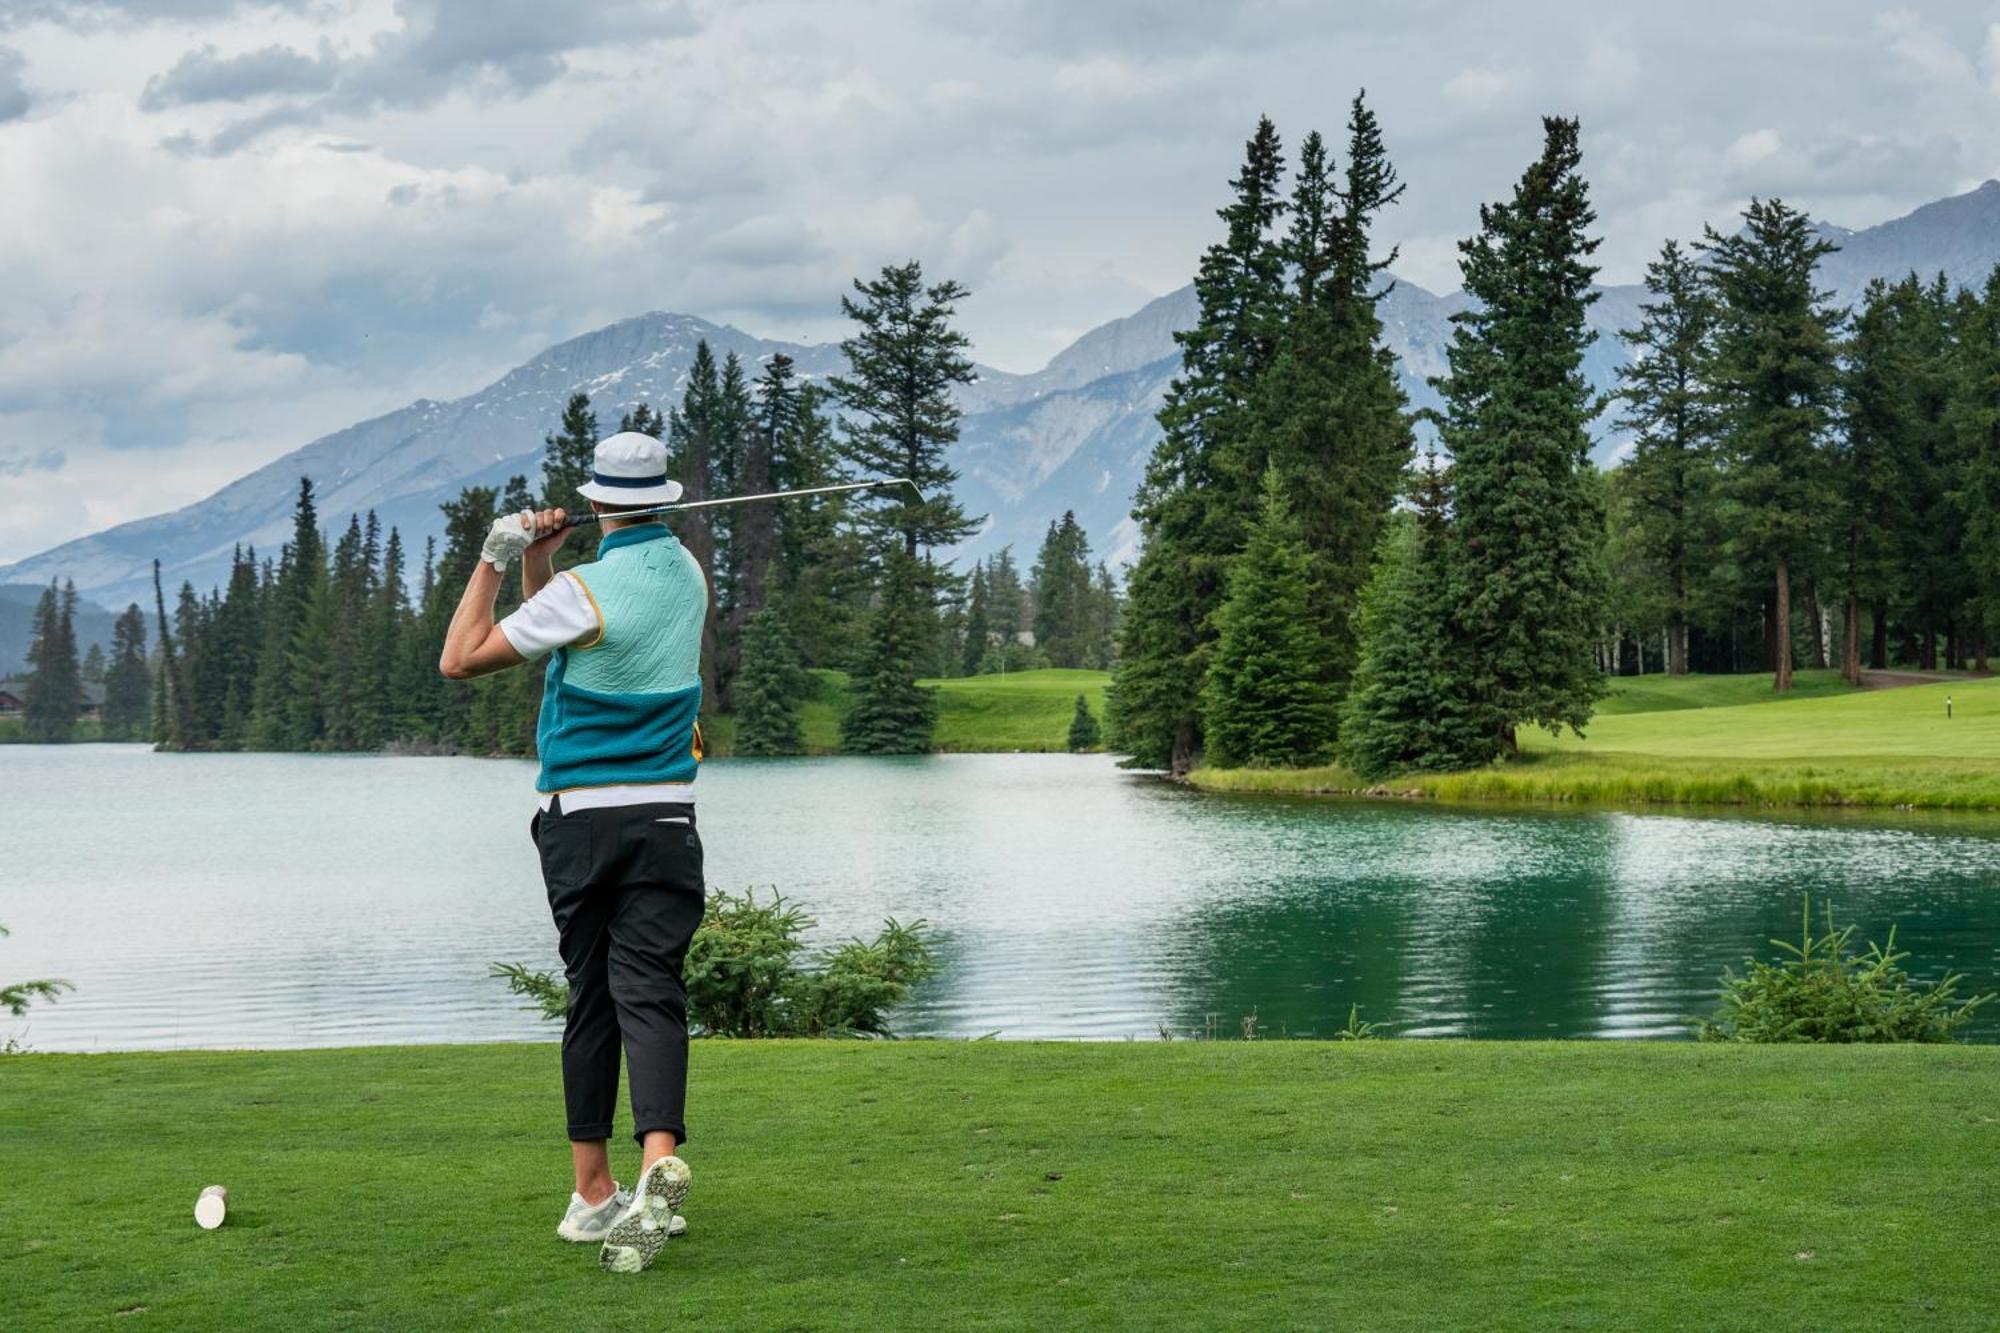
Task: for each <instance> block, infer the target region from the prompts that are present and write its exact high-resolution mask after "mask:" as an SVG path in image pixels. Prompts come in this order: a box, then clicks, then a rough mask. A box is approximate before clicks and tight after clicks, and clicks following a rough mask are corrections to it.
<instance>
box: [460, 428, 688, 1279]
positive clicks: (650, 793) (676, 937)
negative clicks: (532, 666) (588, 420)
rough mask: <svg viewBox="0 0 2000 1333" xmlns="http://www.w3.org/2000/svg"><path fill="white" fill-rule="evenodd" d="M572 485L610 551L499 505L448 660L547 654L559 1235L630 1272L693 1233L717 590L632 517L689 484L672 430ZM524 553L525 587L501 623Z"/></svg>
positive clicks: (536, 825) (537, 823)
mask: <svg viewBox="0 0 2000 1333" xmlns="http://www.w3.org/2000/svg"><path fill="white" fill-rule="evenodd" d="M578 489H579V491H580V492H581V493H582V495H583V496H584V497H585V498H586V499H588V500H589V501H590V502H591V508H592V510H593V511H595V513H596V514H597V515H598V516H599V517H600V521H601V522H602V524H603V528H604V536H603V539H602V540H601V541H599V543H598V546H597V559H596V560H595V561H594V562H592V563H589V564H586V565H584V566H582V567H580V568H578V569H573V570H569V571H566V572H565V573H563V574H562V575H561V576H556V575H555V574H554V572H553V569H552V567H551V564H550V561H551V558H552V557H553V556H554V554H555V551H556V549H557V548H558V547H559V546H561V545H562V543H563V540H564V539H565V537H566V536H567V535H568V532H567V527H566V526H565V522H564V521H565V518H566V517H567V516H566V515H565V513H564V511H562V510H560V509H548V510H542V511H541V512H539V513H529V512H526V511H523V512H522V513H519V514H507V515H503V516H502V517H500V518H498V519H496V520H495V521H494V523H493V529H492V531H491V532H490V533H489V534H488V535H487V537H486V542H485V545H484V547H483V548H482V550H481V552H480V556H481V558H480V561H479V563H478V564H477V565H476V566H475V567H474V569H473V572H472V577H471V578H470V579H469V580H468V581H467V583H466V586H465V595H464V597H463V598H462V599H461V600H460V601H459V604H458V611H457V612H456V614H454V615H453V617H452V621H451V628H450V630H449V631H447V633H446V636H445V643H444V653H443V655H442V657H441V658H440V660H439V663H438V666H439V669H440V670H441V671H443V672H444V674H445V675H447V676H450V677H452V678H454V679H464V678H467V677H472V676H482V675H486V674H487V673H489V672H494V671H502V670H505V669H506V668H508V667H512V666H518V665H520V664H521V663H523V662H526V661H529V660H530V659H533V658H536V657H540V656H542V655H543V654H544V653H546V654H549V665H548V672H547V678H546V683H545V684H544V687H543V692H542V711H541V718H540V721H539V724H538V726H537V727H536V732H535V740H536V746H537V749H538V750H539V751H540V754H541V760H542V769H541V775H540V777H539V779H538V780H537V782H536V784H535V785H536V788H537V790H538V792H539V794H540V802H539V803H540V806H541V808H540V810H539V811H538V812H537V813H536V814H535V816H534V819H533V822H532V824H531V825H530V830H531V832H532V835H533V837H534V840H535V846H536V849H537V850H538V851H539V852H540V853H541V860H542V877H543V879H544V880H545V881H546V883H547V885H548V895H549V910H550V912H551V913H552V914H553V915H554V917H555V924H556V931H557V935H558V938H559V947H560V951H561V954H562V960H563V968H564V971H565V972H566V973H567V974H568V977H569V994H570V999H569V1013H568V1018H567V1021H566V1023H565V1025H564V1028H563V1041H562V1073H563V1101H564V1103H565V1107H566V1110H567V1112H568V1118H569V1139H570V1156H571V1159H572V1163H573V1165H574V1166H575V1169H576V1192H575V1193H574V1194H572V1195H571V1196H570V1202H569V1211H568V1212H567V1213H566V1214H565V1215H564V1217H563V1219H562V1222H561V1224H560V1225H559V1226H558V1227H557V1228H556V1234H557V1235H559V1236H561V1237H562V1238H563V1239H564V1240H570V1241H579V1242H593V1241H597V1242H602V1247H601V1250H600V1253H599V1262H600V1263H602V1264H603V1266H604V1267H605V1268H607V1269H609V1270H611V1271H613V1272H619V1273H631V1272H640V1271H642V1270H644V1269H646V1268H649V1267H651V1266H652V1264H653V1261H654V1260H655V1259H657V1258H658V1257H659V1255H660V1252H661V1250H663V1249H664V1248H665V1247H666V1243H667V1237H668V1236H669V1235H679V1234H680V1233H681V1232H683V1231H685V1230H686V1222H685V1220H684V1219H682V1218H681V1217H680V1216H678V1214H679V1212H680V1207H681V1202H682V1200H683V1199H685V1198H686V1197H687V1189H688V1168H687V1164H686V1163H685V1162H683V1161H682V1160H681V1159H680V1158H679V1157H678V1156H676V1155H675V1153H676V1149H677V1148H678V1147H679V1146H680V1145H681V1144H683V1143H685V1142H687V1126H686V1124H685V1123H684V1120H683V1116H684V1108H685V1105H686V1101H687V1063H688V1030H687V990H686V988H685V986H684V985H683V983H682V979H681V966H682V963H683V961H684V960H685V959H686V957H687V949H688V942H689V941H690V940H691V939H692V938H693V936H694V931H695V927H696V926H697V925H699V924H700V922H701V917H702V908H703V903H702V894H703V884H702V865H701V839H700V836H699V835H698V834H697V833H696V832H695V822H694V777H695V770H696V768H697V767H698V766H699V764H700V762H701V732H700V730H699V728H698V727H697V726H696V722H695V714H696V710H697V709H698V708H699V706H700V703H701V675H700V666H701V629H702V620H703V618H704V616H705V615H706V614H707V610H708V587H707V585H706V583H704V581H703V579H702V572H701V566H700V564H699V563H697V562H696V560H695V558H694V556H693V555H692V554H691V553H689V551H688V549H687V548H686V547H684V546H682V545H681V544H680V542H679V541H677V540H676V539H675V538H674V536H673V534H672V533H670V532H669V531H667V528H666V525H665V523H664V522H663V521H662V520H661V519H660V517H659V516H658V515H657V514H650V513H641V514H631V513H629V511H631V510H635V509H645V508H646V507H647V506H653V505H661V504H668V503H671V502H673V501H675V500H677V499H679V498H680V493H681V488H680V485H679V483H677V482H673V481H669V480H667V451H666V447H665V446H664V445H662V444H661V443H660V441H658V440H656V439H654V438H653V437H652V436H650V435H641V434H638V433H637V432H632V431H626V432H623V433H621V434H618V435H613V436H611V437H610V438H608V439H605V440H602V441H600V442H599V443H598V445H597V448H596V452H595V457H594V461H593V463H592V477H591V480H590V481H589V482H588V483H586V484H585V485H583V486H581V487H579V488H578ZM621 511H627V512H625V516H623V517H621V516H620V515H621ZM571 522H572V524H573V523H574V520H571ZM517 555H519V556H521V557H522V566H521V584H522V592H523V594H524V596H525V597H526V599H527V600H526V601H524V602H523V603H522V605H521V608H520V609H519V610H518V611H516V612H514V613H513V614H512V615H510V616H508V617H507V618H506V619H505V620H503V621H501V622H500V623H499V624H497V625H496V624H495V623H494V621H493V602H494V598H495V596H496V594H497V593H498V592H499V588H500V578H501V575H502V573H503V572H504V571H505V570H506V568H507V566H508V564H509V563H510V562H512V560H513V559H514V557H515V556H517ZM621 1038H622V1040H623V1044H624V1051H625V1072H626V1079H627V1082H628V1083H629V1085H630V1088H631V1096H632V1120H633V1125H632V1130H633V1135H634V1137H636V1138H637V1139H638V1140H639V1143H640V1150H641V1163H640V1174H639V1184H638V1186H637V1188H636V1189H633V1190H631V1191H625V1190H621V1189H619V1187H618V1183H617V1181H615V1180H613V1179H612V1176H611V1160H610V1154H609V1151H608V1140H609V1139H610V1137H611V1117H612V1112H613V1109H614V1106H615V1103H616V1101H617V1097H618V1054H619V1044H620V1040H621Z"/></svg>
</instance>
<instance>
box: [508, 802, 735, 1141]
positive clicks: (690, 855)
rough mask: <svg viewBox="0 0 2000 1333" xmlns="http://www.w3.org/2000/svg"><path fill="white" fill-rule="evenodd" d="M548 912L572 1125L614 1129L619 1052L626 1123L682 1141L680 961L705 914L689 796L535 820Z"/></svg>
mask: <svg viewBox="0 0 2000 1333" xmlns="http://www.w3.org/2000/svg"><path fill="white" fill-rule="evenodd" d="M530 831H531V832H532V833H533V835H534V839H535V848H536V850H537V851H539V852H540V853H541V857H542V879H543V881H544V882H545V883H546V884H547V885H548V890H549V912H550V914H551V915H552V916H554V918H555V923H556V934H557V940H558V948H559V949H560V951H561V953H562V960H563V970H564V972H565V973H567V974H568V977H569V1016H568V1019H567V1021H566V1022H565V1024H564V1026H563V1042H562V1071H563V1102H564V1105H565V1108H566V1110H567V1112H568V1118H569V1137H570V1138H571V1139H572V1140H574V1141H577V1142H591V1141H595V1140H598V1139H608V1138H610V1137H611V1117H612V1113H613V1111H614V1110H615V1109H616V1107H617V1104H618V1053H619V1047H620V1045H621V1044H622V1045H623V1047H624V1052H625V1076H626V1082H627V1083H628V1084H629V1085H630V1088H631V1094H632V1135H633V1137H634V1138H637V1139H641V1140H643V1139H644V1137H645V1136H646V1135H647V1134H648V1133H650V1132H652V1131H655V1130H665V1131H667V1132H668V1133H670V1134H672V1135H673V1136H674V1139H675V1141H676V1142H679V1143H685V1142H687V1066H688V1029H687V988H686V986H685V985H684V984H683V982H682V979H681V966H682V964H683V963H684V962H685V961H686V959H687V951H688V942H689V941H690V940H692V939H693V938H694V931H695V927H696V926H698V925H700V924H701V916H702V894H703V885H702V876H701V837H700V835H699V834H697V833H696V832H695V827H694V807H693V806H691V805H625V806H609V807H605V808H602V809H596V810H578V811H575V812H574V813H568V814H565V813H563V812H562V807H561V798H560V797H558V798H557V799H556V803H555V805H554V806H553V807H552V808H551V809H550V810H548V811H547V812H545V813H544V812H538V813H537V814H536V815H535V818H534V822H533V823H532V824H531V825H530Z"/></svg>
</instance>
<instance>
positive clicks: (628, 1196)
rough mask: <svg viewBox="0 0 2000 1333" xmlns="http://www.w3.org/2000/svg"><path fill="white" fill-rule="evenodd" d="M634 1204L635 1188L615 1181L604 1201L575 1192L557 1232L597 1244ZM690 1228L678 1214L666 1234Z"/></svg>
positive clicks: (686, 1221)
mask: <svg viewBox="0 0 2000 1333" xmlns="http://www.w3.org/2000/svg"><path fill="white" fill-rule="evenodd" d="M631 1206H632V1191H631V1190H621V1189H619V1188H618V1186H617V1184H616V1183H615V1182H614V1183H613V1184H612V1187H611V1197H610V1198H608V1199H606V1200H605V1201H604V1202H603V1203H585V1202H584V1201H583V1196H582V1195H581V1194H572V1195H570V1196H569V1211H568V1212H566V1213H564V1214H563V1220H562V1221H561V1222H560V1223H558V1224H557V1225H556V1234H557V1235H558V1236H561V1237H562V1238H563V1239H564V1240H567V1241H572V1242H574V1243H576V1244H579V1245H595V1244H597V1243H598V1242H599V1241H601V1240H603V1239H604V1236H605V1233H606V1232H608V1231H610V1230H611V1224H612V1223H613V1222H616V1221H617V1220H618V1215H619V1214H620V1213H622V1212H624V1211H625V1210H626V1209H627V1208H630V1207H631ZM687 1229H688V1220H687V1219H686V1218H685V1217H681V1216H678V1215H676V1216H675V1218H674V1220H673V1223H672V1224H671V1225H670V1226H668V1228H667V1234H668V1235H669V1236H682V1235H686V1234H687Z"/></svg>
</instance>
